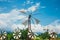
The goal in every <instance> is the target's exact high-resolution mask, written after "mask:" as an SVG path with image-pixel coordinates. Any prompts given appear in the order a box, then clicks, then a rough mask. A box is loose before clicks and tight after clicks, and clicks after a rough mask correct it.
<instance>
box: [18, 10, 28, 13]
mask: <svg viewBox="0 0 60 40" xmlns="http://www.w3.org/2000/svg"><path fill="white" fill-rule="evenodd" d="M19 12H21V13H26V12H27V10H25V9H21V10H20V11H19Z"/></svg>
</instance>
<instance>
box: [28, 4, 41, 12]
mask: <svg viewBox="0 0 60 40" xmlns="http://www.w3.org/2000/svg"><path fill="white" fill-rule="evenodd" d="M39 6H40V3H36V4H35V5H34V6H31V7H29V8H28V11H30V12H34V11H36V10H37V9H38V8H39Z"/></svg>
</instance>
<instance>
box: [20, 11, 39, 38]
mask: <svg viewBox="0 0 60 40" xmlns="http://www.w3.org/2000/svg"><path fill="white" fill-rule="evenodd" d="M20 12H21V13H23V14H26V15H28V16H27V17H28V19H27V20H24V21H25V22H23V23H22V24H24V25H28V35H33V32H32V30H31V23H32V22H31V21H33V23H34V24H39V22H40V21H39V20H38V19H36V18H35V17H33V15H37V14H32V13H29V12H28V13H27V12H26V11H25V10H21V11H20ZM30 37H32V36H30Z"/></svg>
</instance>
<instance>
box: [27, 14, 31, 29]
mask: <svg viewBox="0 0 60 40" xmlns="http://www.w3.org/2000/svg"><path fill="white" fill-rule="evenodd" d="M30 19H31V15H29V17H28V30H31V20H30Z"/></svg>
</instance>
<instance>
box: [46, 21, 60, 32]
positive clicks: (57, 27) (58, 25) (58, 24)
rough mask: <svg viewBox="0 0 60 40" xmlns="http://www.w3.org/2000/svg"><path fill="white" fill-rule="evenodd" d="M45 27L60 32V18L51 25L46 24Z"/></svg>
mask: <svg viewBox="0 0 60 40" xmlns="http://www.w3.org/2000/svg"><path fill="white" fill-rule="evenodd" d="M45 28H48V29H49V31H50V32H56V33H60V20H56V21H54V22H52V23H51V24H49V25H46V26H45Z"/></svg>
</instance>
